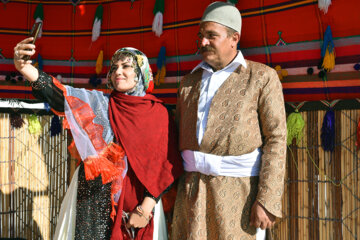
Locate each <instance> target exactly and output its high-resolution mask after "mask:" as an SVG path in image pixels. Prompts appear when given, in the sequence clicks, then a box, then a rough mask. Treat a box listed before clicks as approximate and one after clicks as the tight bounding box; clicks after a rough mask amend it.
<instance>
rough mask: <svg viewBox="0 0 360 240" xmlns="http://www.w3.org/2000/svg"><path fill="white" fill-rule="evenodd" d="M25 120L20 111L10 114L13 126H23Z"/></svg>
mask: <svg viewBox="0 0 360 240" xmlns="http://www.w3.org/2000/svg"><path fill="white" fill-rule="evenodd" d="M24 123H25V122H24V120H23V119H22V118H21V115H20V114H18V113H11V114H10V125H11V127H13V128H21V127H22V126H23V125H24Z"/></svg>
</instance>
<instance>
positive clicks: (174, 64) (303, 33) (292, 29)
mask: <svg viewBox="0 0 360 240" xmlns="http://www.w3.org/2000/svg"><path fill="white" fill-rule="evenodd" d="M210 2H212V0H209V1H190V0H174V1H168V2H167V3H166V5H165V11H164V32H163V34H162V36H161V37H160V38H159V37H156V36H155V35H154V33H153V32H152V31H151V26H152V21H153V17H154V16H153V13H152V9H153V6H154V4H155V0H146V1H145V0H139V1H135V2H134V3H133V6H132V8H131V1H128V0H121V1H99V0H87V1H81V2H80V4H78V5H76V6H74V5H73V4H72V3H71V1H54V0H53V1H46V0H44V1H41V3H42V4H43V9H44V27H43V36H42V38H40V39H39V40H38V41H37V52H38V53H40V54H41V56H42V58H43V64H44V69H43V70H44V71H45V72H48V73H50V74H52V75H54V76H55V77H56V76H58V75H60V76H61V81H62V82H64V83H68V84H72V85H74V86H76V87H85V88H93V86H91V85H90V84H89V78H90V76H91V75H93V74H95V63H96V58H97V54H98V53H99V51H100V50H103V51H104V59H105V62H104V68H103V71H102V73H101V74H100V76H99V77H101V78H103V83H104V84H102V85H100V86H97V88H98V89H104V91H107V90H106V87H105V76H106V72H107V71H108V68H109V59H110V57H111V56H112V54H113V53H114V51H115V50H116V49H118V48H120V47H125V46H131V47H135V48H138V49H141V50H142V51H143V52H144V53H145V54H146V55H147V56H148V57H149V60H150V63H151V67H152V69H153V72H154V73H155V74H156V71H157V68H156V57H157V56H158V53H159V51H160V48H161V46H165V47H166V52H167V53H166V54H167V56H166V78H165V83H164V84H161V85H160V86H156V89H155V90H154V93H155V95H157V96H158V97H160V98H161V99H163V100H164V101H165V102H166V103H168V104H174V103H175V102H176V91H177V86H178V83H179V81H180V79H181V78H182V77H183V76H184V75H185V74H187V73H188V72H190V71H191V69H192V68H193V67H195V66H196V64H198V63H199V61H200V60H201V56H200V55H198V54H197V51H198V49H197V32H198V24H199V22H200V18H201V14H202V12H203V10H204V9H205V7H206V6H207V5H208V4H209V3H210ZM38 3H40V1H27V0H12V1H9V2H8V3H7V4H6V7H3V8H0V98H18V99H33V97H32V95H31V89H30V88H29V86H28V84H27V83H26V82H24V81H19V80H18V79H19V78H18V76H17V75H16V74H15V76H13V77H10V75H11V74H14V73H15V72H16V71H15V68H14V67H13V63H12V56H13V48H14V46H15V44H16V43H17V42H18V41H20V40H21V39H23V38H25V37H26V35H27V34H28V32H29V31H30V29H31V27H32V24H33V23H34V19H33V14H34V11H35V9H36V6H37V4H38ZM99 4H102V5H103V7H104V16H103V24H102V27H101V30H102V32H101V35H100V37H99V39H98V40H97V41H95V42H92V41H91V30H92V21H93V18H94V14H95V10H96V8H97V6H98V5H99ZM236 6H237V7H238V9H239V10H240V12H241V13H242V17H243V29H242V36H241V43H240V45H239V47H240V49H241V50H242V52H243V54H244V56H245V58H247V59H249V60H253V61H258V62H262V63H265V64H267V65H269V66H272V67H275V66H276V65H280V66H281V67H282V69H286V70H287V71H288V73H289V75H288V76H287V77H285V78H284V79H283V89H284V95H285V100H286V101H288V102H299V101H317V100H330V99H352V98H359V97H360V84H359V82H360V74H359V72H358V71H355V70H354V65H355V64H356V63H358V62H360V25H359V24H358V23H359V22H360V15H359V14H358V12H359V11H358V10H359V3H358V0H337V1H333V2H332V4H331V5H330V7H329V11H328V13H327V14H324V13H323V12H321V11H320V10H319V9H318V5H317V1H314V0H291V1H290V0H267V1H239V3H237V4H236ZM356 7H357V8H356ZM328 25H330V26H331V29H332V33H333V38H334V44H335V51H336V66H335V69H334V70H333V71H332V72H330V73H328V74H327V78H326V79H321V78H319V77H317V73H318V71H319V70H318V69H317V65H318V64H319V62H320V60H321V59H320V58H321V57H320V49H321V46H322V38H323V34H324V31H325V29H326V27H327V26H328ZM279 31H281V32H282V35H281V37H282V39H283V40H284V41H285V43H286V45H285V46H276V43H277V41H278V40H279V35H278V32H279ZM34 59H36V56H35V57H34ZM309 67H312V68H313V69H314V74H313V75H311V76H310V75H307V68H309ZM7 76H8V77H7ZM6 77H7V78H8V81H6Z"/></svg>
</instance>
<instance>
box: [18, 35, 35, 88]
mask: <svg viewBox="0 0 360 240" xmlns="http://www.w3.org/2000/svg"><path fill="white" fill-rule="evenodd" d="M33 39H34V38H33V37H29V38H26V39H24V40H22V41H21V42H19V43H18V44H16V46H15V47H14V65H15V68H16V69H17V70H18V71H19V72H20V73H21V74H22V75H24V77H25V78H26V79H27V80H29V81H30V82H33V81H36V80H37V78H38V77H39V72H38V70H37V69H36V68H35V67H34V66H33V65H31V60H27V61H25V60H23V59H22V58H23V57H24V56H30V57H31V56H33V55H34V54H35V45H34V44H31V43H30V42H31V41H32V40H33ZM26 49H30V50H26Z"/></svg>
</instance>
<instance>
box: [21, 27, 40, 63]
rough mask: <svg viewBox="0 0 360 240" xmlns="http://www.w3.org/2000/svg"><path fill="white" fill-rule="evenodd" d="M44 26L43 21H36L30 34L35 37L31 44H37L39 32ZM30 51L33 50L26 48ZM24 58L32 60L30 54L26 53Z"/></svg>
mask: <svg viewBox="0 0 360 240" xmlns="http://www.w3.org/2000/svg"><path fill="white" fill-rule="evenodd" d="M41 26H42V22H36V23H34V26H33V27H32V29H31V32H30V34H29V37H33V38H34V39H33V40H32V41H31V42H30V43H31V44H35V41H36V39H37V37H38V36H39V32H40V29H41ZM26 50H28V51H31V49H26ZM22 59H23V60H25V61H27V60H30V56H29V55H24V56H23V57H22Z"/></svg>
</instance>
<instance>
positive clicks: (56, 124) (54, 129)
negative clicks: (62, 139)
mask: <svg viewBox="0 0 360 240" xmlns="http://www.w3.org/2000/svg"><path fill="white" fill-rule="evenodd" d="M61 129H62V127H61V122H60V119H59V117H58V116H57V115H55V116H54V117H53V118H52V119H51V126H50V135H51V136H52V137H53V136H56V135H59V134H60V133H61Z"/></svg>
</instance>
